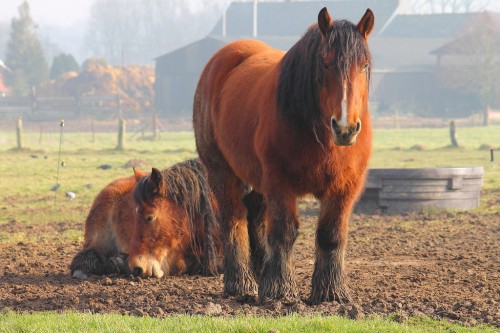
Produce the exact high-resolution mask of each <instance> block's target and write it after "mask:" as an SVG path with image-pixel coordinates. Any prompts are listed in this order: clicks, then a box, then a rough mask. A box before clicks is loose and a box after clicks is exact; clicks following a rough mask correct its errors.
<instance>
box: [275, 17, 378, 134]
mask: <svg viewBox="0 0 500 333" xmlns="http://www.w3.org/2000/svg"><path fill="white" fill-rule="evenodd" d="M331 50H333V52H334V54H333V57H332V62H331V63H330V64H325V60H324V55H326V54H327V52H328V51H331ZM362 60H363V61H365V60H366V61H367V62H368V63H369V64H370V63H371V56H370V51H369V50H368V45H367V43H366V41H365V39H364V38H363V36H362V35H361V34H360V33H359V30H358V28H357V26H356V25H354V24H353V23H351V22H349V21H345V20H338V21H334V24H333V27H332V30H331V32H329V34H328V36H327V38H323V35H322V33H321V31H320V30H319V28H318V26H317V25H316V24H315V25H313V26H311V27H310V28H309V29H308V30H307V32H306V33H305V35H304V36H303V37H302V38H301V39H300V40H299V41H298V42H297V43H296V44H295V45H294V46H293V47H292V48H291V49H290V50H289V51H288V52H287V53H286V54H285V56H284V57H283V60H282V61H281V71H280V77H279V81H278V91H277V106H278V110H279V112H280V114H281V115H282V116H283V117H284V118H285V119H286V120H287V121H289V122H290V123H291V125H292V127H293V128H295V129H296V130H298V131H303V130H306V131H311V130H312V131H316V130H319V129H320V128H321V127H323V125H322V124H321V116H322V110H321V106H320V101H319V93H320V89H321V86H322V85H323V84H324V82H325V78H326V74H327V72H328V71H333V74H334V76H335V77H337V78H338V79H339V81H340V82H345V81H348V80H349V73H350V69H351V68H352V66H353V65H357V66H363V64H361V63H360V61H362ZM361 68H362V67H361ZM369 71H370V69H369V68H368V73H367V75H368V78H369Z"/></svg>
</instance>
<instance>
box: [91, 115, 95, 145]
mask: <svg viewBox="0 0 500 333" xmlns="http://www.w3.org/2000/svg"><path fill="white" fill-rule="evenodd" d="M91 127H92V141H91V142H92V143H94V142H95V127H94V119H92V123H91Z"/></svg>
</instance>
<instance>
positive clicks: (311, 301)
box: [305, 290, 351, 305]
mask: <svg viewBox="0 0 500 333" xmlns="http://www.w3.org/2000/svg"><path fill="white" fill-rule="evenodd" d="M334 301H337V302H338V303H339V304H347V303H350V302H351V296H350V294H349V292H348V291H347V290H341V291H338V292H330V293H329V294H328V295H325V294H322V295H317V294H315V293H311V295H310V296H309V298H308V299H307V300H306V301H305V303H306V304H307V305H318V304H321V303H323V302H334Z"/></svg>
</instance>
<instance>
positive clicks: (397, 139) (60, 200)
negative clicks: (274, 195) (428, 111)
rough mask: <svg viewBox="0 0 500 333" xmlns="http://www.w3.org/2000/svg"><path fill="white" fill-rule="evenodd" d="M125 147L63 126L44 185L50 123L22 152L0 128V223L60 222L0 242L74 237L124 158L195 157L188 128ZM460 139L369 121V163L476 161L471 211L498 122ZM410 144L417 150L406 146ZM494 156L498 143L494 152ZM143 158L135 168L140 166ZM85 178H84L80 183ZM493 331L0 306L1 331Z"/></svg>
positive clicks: (491, 187) (498, 174)
mask: <svg viewBox="0 0 500 333" xmlns="http://www.w3.org/2000/svg"><path fill="white" fill-rule="evenodd" d="M127 138H128V140H127V143H126V147H127V149H126V150H125V151H122V152H118V151H115V150H114V148H115V146H116V134H115V133H101V134H96V136H95V141H94V142H92V136H91V134H90V133H66V134H64V143H63V145H62V151H61V159H62V160H64V162H65V166H64V167H61V168H60V170H59V183H60V184H61V187H60V189H59V191H58V192H56V193H54V192H51V191H50V188H51V187H52V186H54V185H55V184H56V177H57V168H58V151H59V132H57V133H45V134H44V136H43V138H42V139H43V140H42V143H39V133H25V135H24V145H25V147H27V148H25V149H24V150H22V151H16V150H15V149H14V148H15V146H16V136H15V133H14V132H0V160H1V161H2V163H0V175H1V176H0V180H1V181H0V225H2V224H7V223H13V222H15V223H19V224H22V225H37V226H46V225H49V224H58V223H64V225H65V227H64V228H61V230H58V231H56V232H55V233H51V234H47V233H45V234H44V233H32V232H28V231H27V232H23V231H18V232H16V233H9V232H7V231H3V230H8V229H6V228H3V229H0V244H2V243H4V244H5V243H12V242H20V241H24V242H65V241H74V240H81V239H82V238H83V235H82V232H81V226H82V223H83V221H84V219H85V217H86V214H87V213H88V209H89V207H90V205H91V203H92V201H93V199H94V197H95V195H96V194H97V193H98V192H99V191H100V190H101V189H102V188H103V187H104V186H105V185H106V184H108V183H109V182H110V181H112V180H113V179H116V178H119V177H125V176H128V175H131V174H132V170H131V169H130V168H122V166H123V165H124V164H125V163H127V162H128V161H129V160H131V159H141V160H144V161H146V162H148V163H151V165H153V166H156V167H159V168H163V167H166V166H168V165H171V164H173V163H176V162H179V161H183V160H185V159H187V158H192V157H195V156H196V151H195V145H194V138H193V133H192V132H176V133H163V134H162V136H161V140H159V141H146V140H137V138H133V139H132V138H131V136H130V135H127ZM459 140H460V143H461V144H462V145H463V147H461V148H458V149H453V148H449V147H448V145H449V136H448V130H447V129H397V130H375V131H374V152H373V156H372V160H371V162H370V167H372V168H389V167H391V168H394V167H406V168H420V167H450V166H483V167H484V170H485V178H484V190H485V191H484V195H483V196H482V198H481V207H480V208H478V209H477V210H476V211H477V212H478V213H488V212H494V211H497V212H498V211H499V210H500V207H498V204H490V202H496V201H497V200H495V196H496V197H498V195H499V193H500V166H499V164H498V162H495V163H491V162H490V155H489V151H488V150H480V149H479V147H480V146H481V145H482V144H487V145H492V146H496V147H499V148H500V126H490V127H487V128H483V127H476V128H463V129H459ZM415 146H418V147H419V150H416V149H415V148H414V147H415ZM497 160H500V152H497ZM101 164H111V165H112V168H111V169H110V170H101V169H97V167H98V166H99V165H101ZM146 168H149V166H146V167H143V169H146ZM88 184H90V185H91V187H90V188H88V186H87V185H88ZM66 191H72V192H75V193H76V194H77V197H76V199H75V200H73V201H70V200H67V199H65V198H64V192H66ZM268 330H277V331H280V332H288V331H296V332H324V331H330V332H346V331H349V332H487V331H491V332H493V331H494V329H493V328H491V327H475V328H464V327H462V326H460V325H451V324H449V323H447V322H438V321H433V320H430V319H427V318H410V319H409V320H408V321H404V322H403V323H402V324H400V323H397V322H395V321H393V320H391V319H390V317H385V318H381V317H374V318H370V319H365V320H362V321H351V320H348V319H345V318H339V317H320V316H317V317H300V316H298V315H292V316H287V317H284V318H264V317H237V318H212V317H200V316H194V317H192V316H172V317H169V318H167V319H154V318H135V317H124V316H119V315H91V314H79V313H64V314H56V313H35V314H16V313H11V312H5V313H3V314H0V332H25V331H30V332H31V331H36V332H52V331H67V332H73V331H86V332H107V331H109V332H129V331H153V332H154V331H168V332H185V331H196V332H219V331H226V332H267V331H268Z"/></svg>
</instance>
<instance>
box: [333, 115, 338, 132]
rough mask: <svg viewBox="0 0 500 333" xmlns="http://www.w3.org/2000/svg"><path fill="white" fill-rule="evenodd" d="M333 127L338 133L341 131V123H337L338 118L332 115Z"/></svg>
mask: <svg viewBox="0 0 500 333" xmlns="http://www.w3.org/2000/svg"><path fill="white" fill-rule="evenodd" d="M332 129H333V130H334V131H335V132H336V133H339V132H340V127H339V124H338V123H337V120H336V119H335V118H334V117H332Z"/></svg>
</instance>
